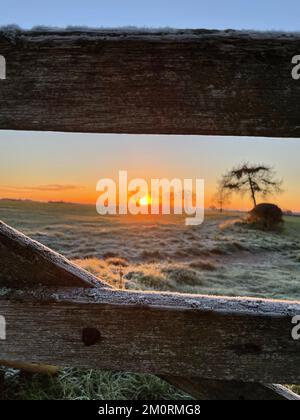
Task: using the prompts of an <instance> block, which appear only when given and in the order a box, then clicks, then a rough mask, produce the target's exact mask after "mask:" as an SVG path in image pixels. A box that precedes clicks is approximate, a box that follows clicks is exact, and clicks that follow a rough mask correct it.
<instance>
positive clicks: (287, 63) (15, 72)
mask: <svg viewBox="0 0 300 420" xmlns="http://www.w3.org/2000/svg"><path fill="white" fill-rule="evenodd" d="M0 54H1V55H2V56H3V57H5V59H6V67H7V68H6V76H7V79H6V80H2V81H0V128H1V129H16V130H49V131H73V132H103V133H104V132H115V133H145V134H147V133H160V134H164V133H165V134H204V135H249V136H274V137H275V136H276V137H300V114H299V112H298V109H299V103H300V81H299V80H298V81H297V80H293V78H292V68H293V66H295V65H294V64H292V58H293V57H294V56H296V55H299V54H300V35H299V34H287V33H274V34H273V33H255V32H235V31H225V32H218V31H208V30H179V31H163V30H162V31H153V32H152V31H144V32H143V31H138V30H136V31H126V30H98V31H97V30H90V31H89V30H83V31H79V30H76V29H73V30H69V31H63V30H62V31H60V30H52V31H46V30H43V29H40V30H35V31H27V32H26V31H20V30H19V31H18V30H17V31H9V30H3V31H0Z"/></svg>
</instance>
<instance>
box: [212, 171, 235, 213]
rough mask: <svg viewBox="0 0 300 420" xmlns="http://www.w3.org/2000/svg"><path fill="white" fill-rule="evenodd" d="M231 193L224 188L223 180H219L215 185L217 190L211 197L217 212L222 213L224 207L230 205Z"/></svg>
mask: <svg viewBox="0 0 300 420" xmlns="http://www.w3.org/2000/svg"><path fill="white" fill-rule="evenodd" d="M231 193H232V192H231V191H230V190H229V189H228V188H225V187H224V184H223V179H220V180H219V181H218V184H217V190H216V192H215V194H214V196H213V202H214V203H216V205H217V207H218V209H219V211H220V212H221V213H222V212H223V210H224V206H225V205H226V204H230V196H231Z"/></svg>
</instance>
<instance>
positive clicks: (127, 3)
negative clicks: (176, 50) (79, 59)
mask: <svg viewBox="0 0 300 420" xmlns="http://www.w3.org/2000/svg"><path fill="white" fill-rule="evenodd" d="M1 3H2V4H1V6H0V24H1V25H7V24H18V25H19V26H22V27H24V28H30V27H32V26H35V25H51V26H62V27H63V26H67V25H88V26H124V25H134V26H151V27H152V26H153V27H161V26H172V27H178V28H183V27H190V28H195V27H198V28H199V27H205V28H217V29H218V28H234V29H260V30H262V29H276V30H286V31H288V30H292V31H295V30H299V16H300V1H299V0H285V1H283V0H205V1H204V0H151V1H143V0H106V1H103V0H85V1H82V0H51V1H47V2H45V1H40V0H10V1H5V2H4V1H3V2H1Z"/></svg>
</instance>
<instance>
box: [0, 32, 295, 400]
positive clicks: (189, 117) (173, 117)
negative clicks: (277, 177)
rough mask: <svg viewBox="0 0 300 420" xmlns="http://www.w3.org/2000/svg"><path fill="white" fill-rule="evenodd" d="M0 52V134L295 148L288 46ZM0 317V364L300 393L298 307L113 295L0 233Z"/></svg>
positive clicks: (179, 36)
mask: <svg viewBox="0 0 300 420" xmlns="http://www.w3.org/2000/svg"><path fill="white" fill-rule="evenodd" d="M0 54H1V55H2V56H3V57H5V61H6V79H5V80H0V128H1V129H15V130H49V131H73V132H103V133H104V132H114V133H145V134H146V133H161V134H162V133H164V134H205V135H212V134H214V135H217V134H222V135H251V136H272V137H300V114H299V113H298V109H299V105H298V104H300V81H297V80H295V78H293V77H292V70H293V67H294V64H293V63H292V60H293V57H294V56H296V55H299V54H300V36H298V35H292V34H272V33H270V34H268V33H246V32H234V31H226V32H217V31H206V30H194V31H166V32H162V31H157V32H139V31H131V32H123V31H104V30H103V31H79V30H72V31H45V30H40V31H38V30H36V31H29V32H22V31H19V30H3V31H2V32H0ZM24 141H25V140H24ZM83 141H84V140H83ZM120 141H122V139H120ZM256 141H259V140H256ZM270 147H272V145H271V144H270ZM0 314H1V315H3V316H5V318H6V320H7V337H6V340H0V359H1V363H2V364H5V365H10V366H23V367H24V364H27V367H28V368H34V367H35V366H36V365H38V364H43V365H45V364H47V365H54V366H74V367H75V366H78V367H84V368H95V369H110V370H119V371H131V372H146V373H152V374H156V375H158V376H160V377H162V378H163V379H165V380H167V381H169V382H170V383H173V384H174V385H176V386H178V387H179V388H182V389H184V390H186V391H187V392H189V393H190V394H192V395H193V396H195V397H196V398H206V399H299V397H298V396H296V395H295V394H293V393H292V392H290V391H289V390H288V389H286V388H284V387H282V386H280V385H270V384H277V383H282V384H284V383H289V384H297V383H300V368H299V366H300V341H297V340H293V339H292V336H291V331H292V328H293V325H292V318H293V317H294V316H295V315H299V314H300V303H299V302H286V301H275V300H262V299H251V298H229V297H209V296H200V295H185V294H184V295H183V294H174V293H146V292H129V291H118V290H115V289H112V288H111V287H110V286H109V285H107V284H105V283H104V282H102V281H99V280H98V279H97V278H95V277H94V276H93V275H91V274H89V273H87V272H86V271H84V270H82V269H81V268H79V267H77V266H75V265H73V264H72V263H71V262H70V261H68V260H67V259H65V258H64V257H62V256H61V255H58V254H57V253H55V252H53V251H52V250H50V249H48V248H45V247H44V246H43V245H41V244H39V243H37V242H35V241H32V240H31V239H30V238H27V237H26V236H24V235H22V234H21V233H19V232H17V231H15V230H14V229H12V228H10V227H9V226H7V225H5V224H4V223H0Z"/></svg>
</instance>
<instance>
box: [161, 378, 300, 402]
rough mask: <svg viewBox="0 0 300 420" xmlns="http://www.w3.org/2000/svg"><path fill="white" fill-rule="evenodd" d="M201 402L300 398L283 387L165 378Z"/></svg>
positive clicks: (292, 399) (293, 399) (296, 399)
mask: <svg viewBox="0 0 300 420" xmlns="http://www.w3.org/2000/svg"><path fill="white" fill-rule="evenodd" d="M162 379H165V380H166V381H167V382H170V383H171V384H172V385H175V386H176V387H177V388H180V389H182V390H183V391H185V392H187V393H188V394H190V395H193V397H195V398H196V399H199V400H210V401H212V400H221V401H227V400H229V401H239V400H241V401H271V400H274V401H287V400H290V401H299V400H300V396H299V395H297V394H295V393H294V392H292V391H290V390H289V389H288V388H286V387H284V386H282V385H264V384H259V383H245V382H236V381H214V380H211V379H210V380H207V379H201V378H186V377H180V378H179V377H176V376H168V377H163V378H162Z"/></svg>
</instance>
